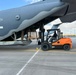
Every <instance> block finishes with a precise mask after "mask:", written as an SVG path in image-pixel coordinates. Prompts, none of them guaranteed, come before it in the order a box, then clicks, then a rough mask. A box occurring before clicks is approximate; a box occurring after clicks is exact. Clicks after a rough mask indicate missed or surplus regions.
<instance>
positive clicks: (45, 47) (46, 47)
mask: <svg viewBox="0 0 76 75" xmlns="http://www.w3.org/2000/svg"><path fill="white" fill-rule="evenodd" d="M41 49H42V50H43V51H47V50H49V45H48V43H43V44H42V45H41Z"/></svg>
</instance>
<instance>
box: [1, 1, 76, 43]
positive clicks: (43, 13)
mask: <svg viewBox="0 0 76 75" xmlns="http://www.w3.org/2000/svg"><path fill="white" fill-rule="evenodd" d="M75 6H76V0H42V1H39V2H36V3H33V4H29V5H26V6H22V7H18V8H13V9H7V10H2V11H0V42H1V43H2V42H5V41H7V42H8V41H16V39H18V38H20V37H21V41H23V38H24V35H25V34H27V33H28V31H30V32H31V31H35V30H36V29H38V28H39V29H40V31H41V38H42V41H43V36H44V34H43V32H44V28H43V26H44V25H46V24H47V23H49V22H51V21H53V20H55V19H57V18H60V19H61V21H62V22H66V21H68V22H69V21H73V20H75V19H76V17H75V16H74V15H75V13H76V8H75ZM70 16H72V18H69V19H67V18H68V17H70ZM2 44H3V43H2Z"/></svg>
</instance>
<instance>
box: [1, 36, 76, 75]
mask: <svg viewBox="0 0 76 75" xmlns="http://www.w3.org/2000/svg"><path fill="white" fill-rule="evenodd" d="M71 39H72V42H73V48H72V49H71V50H70V51H64V50H61V49H59V50H58V49H53V50H49V51H42V50H41V49H40V46H38V45H37V42H36V40H33V42H32V43H31V44H30V45H28V46H0V75H76V37H72V38H71Z"/></svg>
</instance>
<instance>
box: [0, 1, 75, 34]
mask: <svg viewBox="0 0 76 75" xmlns="http://www.w3.org/2000/svg"><path fill="white" fill-rule="evenodd" d="M38 1H40V0H0V10H5V9H10V8H16V7H20V6H24V5H28V4H31V3H34V2H38ZM56 23H61V21H60V20H59V19H57V20H55V21H53V22H52V23H50V24H49V25H48V26H45V28H47V29H48V28H51V26H52V25H53V24H56ZM60 28H61V30H63V31H64V32H68V31H69V32H70V33H72V32H74V33H76V21H74V22H72V23H64V24H62V25H61V26H60ZM72 29H73V30H74V31H73V30H72ZM71 30H72V31H71Z"/></svg>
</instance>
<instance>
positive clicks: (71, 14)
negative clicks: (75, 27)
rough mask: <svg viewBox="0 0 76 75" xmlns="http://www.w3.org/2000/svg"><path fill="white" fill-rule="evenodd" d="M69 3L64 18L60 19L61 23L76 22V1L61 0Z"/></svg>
mask: <svg viewBox="0 0 76 75" xmlns="http://www.w3.org/2000/svg"><path fill="white" fill-rule="evenodd" d="M61 1H62V2H66V3H69V9H68V11H67V14H66V15H65V16H64V17H61V18H60V19H61V21H62V22H72V21H75V20H76V0H61Z"/></svg>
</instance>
